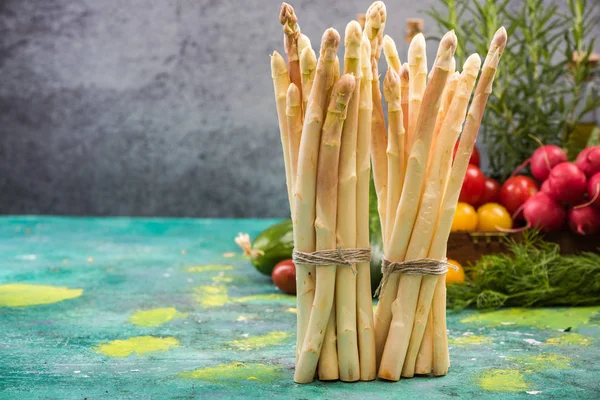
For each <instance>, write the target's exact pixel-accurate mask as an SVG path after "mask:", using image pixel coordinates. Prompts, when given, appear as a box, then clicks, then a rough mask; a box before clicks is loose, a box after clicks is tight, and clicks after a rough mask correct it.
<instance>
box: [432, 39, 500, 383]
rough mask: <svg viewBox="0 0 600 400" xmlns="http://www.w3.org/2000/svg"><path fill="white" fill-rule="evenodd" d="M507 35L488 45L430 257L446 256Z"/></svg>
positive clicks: (440, 321)
mask: <svg viewBox="0 0 600 400" xmlns="http://www.w3.org/2000/svg"><path fill="white" fill-rule="evenodd" d="M506 41H507V35H506V29H504V27H502V28H500V29H498V31H497V32H496V33H495V35H494V38H493V39H492V42H491V44H490V49H489V51H488V54H487V56H486V58H485V61H484V63H483V68H482V72H481V77H480V78H479V82H478V83H477V88H476V89H475V95H474V96H473V101H472V102H471V106H470V107H469V113H468V114H467V120H466V123H465V126H464V129H463V132H462V136H461V140H460V144H459V145H458V150H457V152H456V157H455V159H454V163H453V165H452V172H451V175H450V180H449V181H448V186H447V189H446V193H445V195H444V199H443V202H442V206H441V209H440V217H439V220H438V222H437V226H436V232H435V236H434V238H433V241H432V243H431V249H430V251H429V256H430V257H435V258H436V259H442V258H443V257H445V256H446V246H447V242H448V236H449V235H450V228H451V226H452V219H453V218H454V212H455V211H456V204H457V203H458V197H459V195H460V188H461V186H462V183H463V180H464V177H465V174H466V171H467V167H468V164H469V159H470V157H471V153H472V152H473V146H474V145H475V140H476V139H477V133H478V132H479V127H480V125H481V120H482V119H483V112H484V110H485V105H486V103H487V100H488V98H489V96H490V94H491V93H492V84H493V83H494V77H495V76H496V71H497V69H498V63H499V62H500V57H501V56H502V53H503V52H504V48H505V46H506ZM433 337H434V340H433V374H434V375H436V376H441V375H446V374H447V373H448V366H449V362H450V360H449V357H448V337H447V332H446V282H445V276H440V277H438V278H437V284H436V287H435V292H434V295H433Z"/></svg>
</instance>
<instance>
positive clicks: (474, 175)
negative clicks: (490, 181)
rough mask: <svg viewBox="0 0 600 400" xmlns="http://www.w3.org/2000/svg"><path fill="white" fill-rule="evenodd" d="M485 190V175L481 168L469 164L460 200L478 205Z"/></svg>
mask: <svg viewBox="0 0 600 400" xmlns="http://www.w3.org/2000/svg"><path fill="white" fill-rule="evenodd" d="M484 192H485V176H484V175H483V172H481V170H480V169H479V168H478V167H477V166H475V165H473V164H469V166H468V167H467V173H466V175H465V180H464V182H463V185H462V188H461V189H460V197H459V198H458V201H462V202H464V203H467V204H470V205H472V206H476V205H477V204H479V201H480V199H481V197H482V196H483V194H484Z"/></svg>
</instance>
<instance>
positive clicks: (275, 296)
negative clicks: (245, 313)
mask: <svg viewBox="0 0 600 400" xmlns="http://www.w3.org/2000/svg"><path fill="white" fill-rule="evenodd" d="M281 300H283V301H289V302H294V303H295V302H296V296H290V295H288V294H279V293H267V294H253V295H251V296H244V297H237V298H234V299H233V301H235V302H236V303H253V302H271V301H281Z"/></svg>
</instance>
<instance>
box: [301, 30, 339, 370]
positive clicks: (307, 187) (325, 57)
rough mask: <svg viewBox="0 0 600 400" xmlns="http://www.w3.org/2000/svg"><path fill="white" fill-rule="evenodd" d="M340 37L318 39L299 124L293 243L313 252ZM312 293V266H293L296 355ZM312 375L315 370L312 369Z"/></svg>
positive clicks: (328, 33)
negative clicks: (314, 66) (321, 163)
mask: <svg viewBox="0 0 600 400" xmlns="http://www.w3.org/2000/svg"><path fill="white" fill-rule="evenodd" d="M339 43H340V36H339V34H338V33H337V31H336V30H335V29H328V30H327V31H325V33H324V34H323V38H322V40H321V52H320V53H321V54H320V58H319V62H318V64H317V71H316V74H315V80H314V84H313V89H312V90H311V94H310V97H309V101H308V107H307V109H306V118H305V121H304V125H303V126H302V138H301V140H300V152H299V154H298V175H297V177H296V186H295V188H294V208H293V214H292V216H293V217H292V221H293V226H294V246H295V248H296V250H298V251H303V252H313V251H315V227H314V221H315V200H316V180H317V163H316V160H317V159H318V156H319V143H320V141H321V128H322V126H323V118H324V117H325V115H324V113H323V110H325V107H326V106H327V102H328V98H327V92H328V91H329V89H330V87H329V86H328V85H329V84H330V83H331V82H332V79H333V67H334V65H333V64H334V61H335V56H336V52H337V49H338V46H339ZM314 292H315V268H314V267H312V266H309V265H303V264H297V265H296V293H297V294H296V299H297V300H296V301H297V335H296V354H297V357H299V354H300V351H301V349H302V345H303V343H304V337H305V334H306V329H307V326H308V321H309V317H310V312H311V308H312V303H313V297H314ZM313 375H314V370H313Z"/></svg>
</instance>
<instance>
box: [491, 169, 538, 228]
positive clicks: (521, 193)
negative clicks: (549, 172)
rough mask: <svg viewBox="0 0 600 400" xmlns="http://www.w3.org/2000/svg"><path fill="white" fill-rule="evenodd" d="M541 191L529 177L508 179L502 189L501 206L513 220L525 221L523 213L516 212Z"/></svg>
mask: <svg viewBox="0 0 600 400" xmlns="http://www.w3.org/2000/svg"><path fill="white" fill-rule="evenodd" d="M538 190H539V187H538V184H537V183H536V182H535V181H534V180H533V179H531V178H529V177H528V176H522V175H517V176H513V177H512V178H508V180H507V181H506V182H504V185H502V189H500V204H502V205H503V206H504V207H506V209H507V210H508V212H509V213H510V214H511V215H512V216H513V219H515V220H517V219H523V212H521V211H519V213H518V214H517V215H514V214H515V212H517V210H518V209H519V208H520V207H521V206H522V205H523V204H525V202H526V201H527V199H529V198H530V197H531V196H533V195H534V194H536V193H537V192H538Z"/></svg>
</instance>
